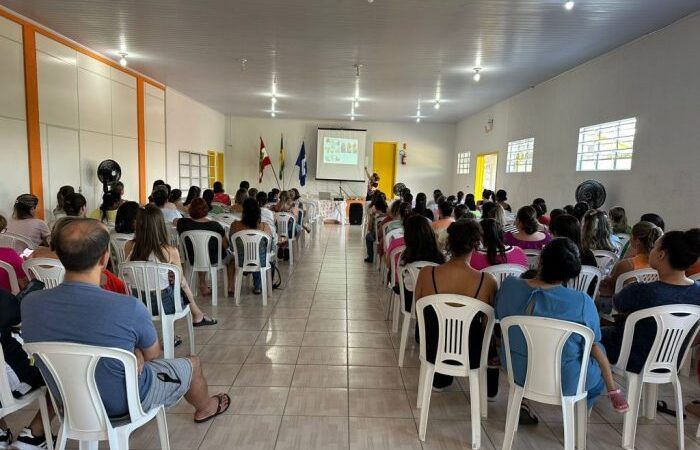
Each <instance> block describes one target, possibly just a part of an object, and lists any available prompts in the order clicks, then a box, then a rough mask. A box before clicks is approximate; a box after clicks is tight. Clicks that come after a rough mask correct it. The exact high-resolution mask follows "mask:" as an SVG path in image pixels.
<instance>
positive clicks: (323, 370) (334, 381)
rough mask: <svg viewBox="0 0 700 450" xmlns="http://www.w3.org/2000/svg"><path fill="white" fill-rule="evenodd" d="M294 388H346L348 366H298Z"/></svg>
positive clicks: (293, 383) (295, 372)
mask: <svg viewBox="0 0 700 450" xmlns="http://www.w3.org/2000/svg"><path fill="white" fill-rule="evenodd" d="M292 387H318V388H346V387H348V368H347V366H327V365H322V366H300V365H298V366H296V369H295V371H294V377H293V378H292Z"/></svg>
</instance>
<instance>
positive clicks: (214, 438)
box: [190, 415, 282, 450]
mask: <svg viewBox="0 0 700 450" xmlns="http://www.w3.org/2000/svg"><path fill="white" fill-rule="evenodd" d="M281 420H282V417H281V416H240V415H231V416H219V417H217V418H216V419H214V421H213V422H212V424H211V429H210V430H209V432H208V433H207V437H206V438H205V439H204V442H202V445H201V446H200V447H199V450H222V449H234V448H235V449H236V450H248V449H250V450H272V449H274V448H275V442H276V440H277V431H278V430H279V426H280V422H281ZM193 448H196V447H190V449H193Z"/></svg>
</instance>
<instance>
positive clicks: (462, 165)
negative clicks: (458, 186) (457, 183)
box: [457, 152, 472, 175]
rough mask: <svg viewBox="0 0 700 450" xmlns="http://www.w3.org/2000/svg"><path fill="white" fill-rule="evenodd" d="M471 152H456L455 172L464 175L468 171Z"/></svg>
mask: <svg viewBox="0 0 700 450" xmlns="http://www.w3.org/2000/svg"><path fill="white" fill-rule="evenodd" d="M471 159H472V153H471V152H464V153H458V154H457V173H458V174H459V175H464V174H466V173H469V166H470V164H471Z"/></svg>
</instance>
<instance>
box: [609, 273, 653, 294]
mask: <svg viewBox="0 0 700 450" xmlns="http://www.w3.org/2000/svg"><path fill="white" fill-rule="evenodd" d="M632 279H634V282H637V283H651V282H654V281H659V273H658V272H657V271H656V270H654V269H637V270H632V271H630V272H626V273H623V274H622V275H620V276H619V277H617V280H616V281H615V293H616V294H617V293H618V292H620V291H621V290H622V288H624V287H625V286H627V284H629V283H628V281H630V280H632Z"/></svg>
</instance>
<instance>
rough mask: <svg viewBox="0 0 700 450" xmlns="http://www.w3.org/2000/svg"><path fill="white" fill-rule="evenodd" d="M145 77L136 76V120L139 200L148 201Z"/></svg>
mask: <svg viewBox="0 0 700 450" xmlns="http://www.w3.org/2000/svg"><path fill="white" fill-rule="evenodd" d="M143 83H144V79H143V77H137V78H136V122H137V133H138V143H139V201H140V202H141V203H146V122H145V121H146V116H145V113H146V104H145V99H144V85H143Z"/></svg>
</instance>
